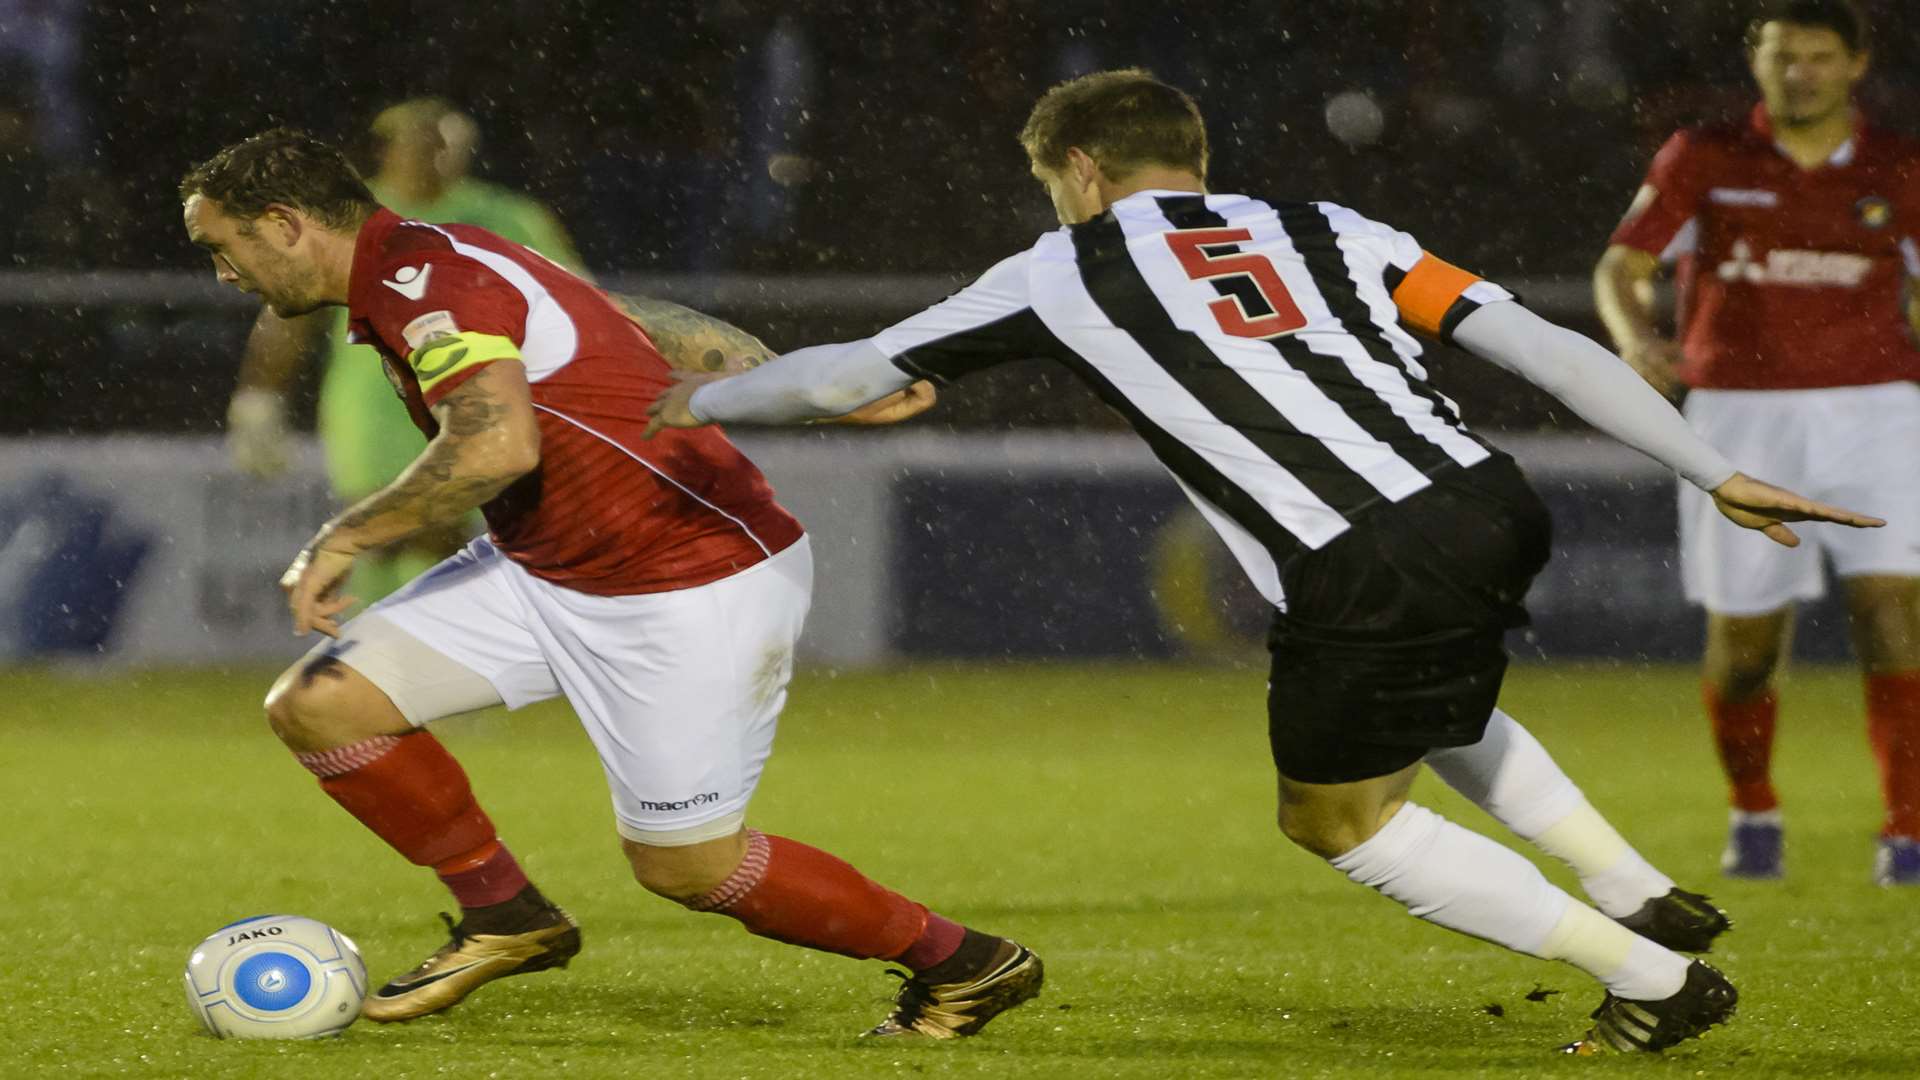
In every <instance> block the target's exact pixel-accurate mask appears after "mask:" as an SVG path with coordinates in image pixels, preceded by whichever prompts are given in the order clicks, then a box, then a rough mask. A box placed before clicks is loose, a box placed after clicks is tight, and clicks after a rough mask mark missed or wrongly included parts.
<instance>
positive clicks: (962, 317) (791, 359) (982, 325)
mask: <svg viewBox="0 0 1920 1080" xmlns="http://www.w3.org/2000/svg"><path fill="white" fill-rule="evenodd" d="M1027 259H1028V253H1027V252H1024V251H1023V252H1021V253H1020V254H1018V255H1015V256H1013V257H1011V258H1008V259H1003V260H1001V261H1000V262H999V263H998V264H997V265H995V266H994V267H993V269H991V270H988V271H987V272H986V273H984V274H982V275H980V278H979V280H977V281H975V282H974V283H973V284H971V285H968V286H967V287H966V288H964V289H961V290H960V291H959V292H957V293H954V294H953V295H952V296H949V297H947V298H946V299H945V300H942V301H941V302H939V303H938V304H935V305H934V306H932V307H930V308H928V309H926V310H925V311H922V312H920V313H919V314H918V315H914V316H911V317H909V318H907V319H905V320H903V321H901V322H899V323H896V324H894V325H893V326H890V327H888V328H887V329H885V330H882V331H881V332H880V333H878V334H875V335H874V336H873V337H871V338H868V339H867V340H865V341H855V342H849V343H847V344H843V345H818V346H814V347H812V348H807V349H799V350H797V351H795V352H790V353H788V354H786V355H785V356H782V357H780V358H779V359H777V360H774V361H772V362H771V363H767V364H763V365H761V366H760V367H757V368H755V369H754V370H752V371H749V372H747V373H745V374H743V375H735V376H734V377H732V378H730V379H721V380H719V381H718V382H712V383H708V384H707V385H705V386H702V387H701V388H700V389H698V390H696V391H694V394H693V397H692V398H691V399H690V400H689V401H688V408H689V409H691V410H692V411H693V415H694V416H695V417H697V418H699V419H701V420H706V421H709V422H712V423H732V422H745V423H755V424H791V423H798V422H801V421H805V420H818V419H823V418H826V417H829V416H841V415H844V414H846V413H849V412H852V411H853V410H855V409H857V408H859V407H860V406H862V405H865V404H867V403H868V402H870V401H877V400H878V399H880V398H883V397H886V396H887V395H888V394H891V393H893V392H894V391H896V390H900V389H903V388H904V387H906V386H908V385H910V384H911V383H913V382H914V381H915V380H916V379H933V380H935V381H937V382H941V383H948V382H952V381H953V380H955V379H958V378H960V377H961V376H963V375H967V374H969V373H971V372H974V371H979V370H980V369H982V368H986V367H991V366H993V365H994V364H998V363H1002V362H1004V361H1007V360H1027V359H1032V358H1035V357H1042V356H1048V355H1051V354H1052V352H1053V351H1054V350H1053V348H1052V347H1051V345H1052V337H1051V335H1049V334H1048V332H1047V330H1046V328H1045V327H1044V326H1043V325H1042V324H1041V323H1040V320H1039V318H1038V316H1036V315H1035V314H1034V313H1033V305H1032V303H1031V301H1030V299H1029V297H1028V295H1027V293H1028V290H1027Z"/></svg>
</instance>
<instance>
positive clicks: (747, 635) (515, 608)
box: [309, 537, 813, 847]
mask: <svg viewBox="0 0 1920 1080" xmlns="http://www.w3.org/2000/svg"><path fill="white" fill-rule="evenodd" d="M812 592H813V555H812V552H811V550H810V548H809V545H808V543H807V539H806V538H805V537H801V538H800V540H799V541H798V542H796V543H794V544H793V545H792V546H790V547H788V548H786V549H785V550H784V551H781V552H780V553H779V554H777V555H775V556H773V557H772V558H770V559H767V560H766V561H764V562H761V563H758V564H756V565H754V566H751V567H748V568H747V569H746V570H743V571H741V572H740V573H737V574H734V575H733V576H731V577H727V578H722V579H721V580H719V581H715V582H712V583H709V584H706V585H701V586H697V587H695V588H690V589H677V590H673V591H670V592H659V593H644V594H640V595H635V596H592V595H589V594H587V593H582V592H577V591H574V590H572V589H567V588H563V587H561V586H559V585H555V584H552V583H551V582H548V581H544V580H542V579H540V578H537V577H534V576H533V575H532V574H529V573H528V572H527V571H526V570H524V569H523V568H521V567H520V565H519V564H517V563H515V562H514V561H513V560H511V559H509V558H507V557H506V556H505V555H503V554H501V553H500V551H499V550H498V549H497V548H495V547H494V546H493V544H492V543H491V542H490V541H488V540H487V539H486V538H485V537H481V538H480V539H477V540H475V541H473V542H472V543H470V544H468V545H467V547H466V548H465V549H464V550H462V551H461V552H460V553H458V554H456V555H454V556H453V557H452V558H449V559H447V560H446V561H445V562H442V563H441V564H440V565H438V566H436V567H434V568H433V569H432V570H430V571H428V572H427V573H425V574H423V575H421V576H420V577H419V578H417V579H416V580H415V581H413V582H412V583H411V584H410V585H408V586H407V587H406V588H405V589H402V590H401V591H399V592H397V593H394V594H393V595H392V596H389V597H387V598H386V599H384V600H382V601H380V602H379V603H378V604H375V605H374V606H373V607H371V608H369V609H368V610H367V611H366V612H364V613H363V614H361V615H360V616H359V617H357V618H355V619H353V620H352V621H351V622H349V623H347V624H346V626H345V627H343V628H342V630H341V635H340V638H339V640H337V641H329V642H324V643H322V644H321V645H320V646H318V647H316V648H315V649H314V650H313V652H312V653H311V654H309V655H310V656H314V657H317V656H320V655H325V654H331V655H334V656H337V657H338V658H339V660H340V662H341V663H343V664H346V665H347V666H348V667H351V668H353V669H354V670H355V671H358V672H359V673H360V674H362V675H364V676H366V677H367V679H368V680H369V681H370V682H372V683H373V684H374V685H375V686H377V687H379V688H380V689H381V691H382V692H384V693H385V694H386V695H387V697H388V698H390V699H392V701H393V703H394V705H395V707H397V708H398V709H399V710H400V713H401V715H403V716H405V717H406V718H407V720H408V722H409V723H411V724H413V725H414V726H415V727H420V726H423V725H425V724H427V723H428V722H430V721H433V720H438V719H440V718H441V717H445V716H452V715H455V714H457V713H463V712H472V711H473V710H475V709H484V708H489V707H491V706H494V705H502V704H504V705H506V706H507V707H508V708H510V709H517V708H519V707H521V706H523V705H528V704H531V703H533V702H536V701H545V700H547V699H549V698H553V697H558V696H562V695H564V696H565V697H566V699H567V701H568V702H569V703H570V704H572V706H573V709H574V712H575V713H577V714H578V715H579V717H580V723H581V725H582V726H583V727H585V728H586V731H587V736H588V737H589V738H590V739H591V740H592V741H593V745H594V748H595V749H596V750H597V751H598V752H599V754H600V764H601V766H602V767H603V769H604V770H605V772H606V777H607V787H608V788H609V789H610V791H611V793H612V795H613V812H614V819H615V824H616V827H617V828H618V829H619V832H620V835H621V836H623V837H625V838H627V839H629V840H633V841H636V842H639V843H644V844H651V845H654V846H659V847H672V846H678V845H685V844H697V843H700V842H702V841H705V840H712V839H716V838H719V837H722V836H730V835H732V834H733V833H734V832H736V831H738V830H739V828H740V825H741V822H742V821H743V820H744V818H745V814H746V807H747V801H748V800H749V799H750V798H752V796H753V789H754V787H755V785H756V784H758V783H759V781H760V772H761V769H762V768H763V767H764V766H765V764H766V760H767V754H768V753H769V752H770V751H771V750H772V748H773V734H774V729H775V727H776V726H777V724H778V720H779V716H780V709H781V706H782V705H784V704H785V702H786V697H787V683H788V681H789V680H790V679H791V678H792V675H793V649H794V644H795V643H796V642H797V641H798V640H799V638H800V628H801V625H802V623H804V622H805V620H806V615H807V606H808V603H809V601H810V598H811V596H812Z"/></svg>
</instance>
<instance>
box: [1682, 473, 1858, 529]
mask: <svg viewBox="0 0 1920 1080" xmlns="http://www.w3.org/2000/svg"><path fill="white" fill-rule="evenodd" d="M1713 505H1714V506H1715V507H1717V508H1718V509H1719V511H1720V512H1721V513H1722V514H1725V515H1726V516H1727V520H1729V521H1731V522H1733V523H1734V524H1735V525H1738V526H1740V527H1741V528H1743V529H1758V530H1759V531H1760V532H1762V533H1764V534H1766V537H1767V539H1769V540H1772V541H1773V542H1774V543H1776V544H1779V545H1781V546H1783V547H1799V546H1800V538H1799V537H1798V536H1795V535H1794V534H1793V530H1792V529H1789V528H1787V527H1786V526H1785V525H1784V524H1782V522H1787V521H1831V522H1834V523H1835V524H1839V525H1849V526H1852V527H1853V528H1856V529H1877V528H1879V527H1880V526H1882V525H1885V524H1886V522H1884V521H1882V520H1880V519H1879V518H1877V517H1868V516H1867V515H1865V514H1856V513H1854V512H1853V511H1851V510H1842V509H1840V508H1839V507H1837V506H1828V505H1827V504H1826V503H1817V502H1814V501H1813V500H1812V499H1808V498H1804V497H1802V496H1799V495H1795V494H1794V493H1793V492H1791V491H1788V490H1787V489H1786V488H1778V487H1774V486H1773V485H1772V484H1769V483H1766V482H1764V481H1761V480H1755V479H1754V478H1753V477H1751V476H1748V475H1747V474H1745V473H1734V474H1733V477H1732V478H1731V479H1729V480H1728V481H1727V482H1726V483H1724V484H1721V485H1720V486H1719V487H1717V488H1714V489H1713Z"/></svg>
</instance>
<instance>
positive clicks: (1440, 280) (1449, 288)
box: [1393, 251, 1482, 338]
mask: <svg viewBox="0 0 1920 1080" xmlns="http://www.w3.org/2000/svg"><path fill="white" fill-rule="evenodd" d="M1481 280H1482V279H1481V278H1480V276H1479V275H1478V274H1472V273H1468V272H1467V271H1465V270H1462V269H1460V268H1459V267H1457V266H1455V265H1453V264H1452V263H1450V262H1448V261H1446V260H1445V259H1442V258H1440V257H1438V256H1436V255H1434V254H1433V252H1431V251H1428V252H1422V253H1421V255H1420V261H1419V262H1417V263H1414V264H1413V269H1411V270H1409V271H1407V273H1406V276H1405V277H1403V278H1401V279H1400V283H1399V284H1398V285H1395V286H1394V287H1393V306H1394V307H1397V308H1399V309H1400V317H1401V318H1402V319H1404V320H1405V321H1406V324H1407V325H1408V326H1411V327H1413V328H1414V329H1415V330H1418V331H1420V332H1421V333H1423V334H1432V335H1433V336H1435V337H1439V338H1444V337H1446V336H1447V335H1446V331H1447V330H1450V329H1452V327H1451V326H1450V325H1449V324H1448V321H1447V315H1448V314H1449V313H1450V312H1452V311H1453V306H1454V305H1455V304H1456V303H1458V302H1459V301H1460V298H1461V294H1463V293H1465V292H1466V291H1467V290H1468V289H1470V288H1472V287H1473V286H1475V285H1478V284H1479V283H1480V281H1481ZM1454 321H1456V322H1457V321H1458V319H1456V320H1454Z"/></svg>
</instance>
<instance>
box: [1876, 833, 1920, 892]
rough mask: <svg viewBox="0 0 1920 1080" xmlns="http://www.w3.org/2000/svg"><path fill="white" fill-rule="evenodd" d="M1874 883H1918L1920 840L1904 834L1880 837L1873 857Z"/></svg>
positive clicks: (1919, 875)
mask: <svg viewBox="0 0 1920 1080" xmlns="http://www.w3.org/2000/svg"><path fill="white" fill-rule="evenodd" d="M1873 883H1874V884H1875V885H1920V841H1916V840H1912V839H1909V838H1908V837H1905V836H1884V837H1881V838H1880V850H1879V852H1878V853H1877V854H1875V855H1874V858H1873Z"/></svg>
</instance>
